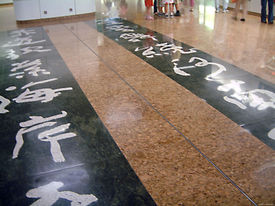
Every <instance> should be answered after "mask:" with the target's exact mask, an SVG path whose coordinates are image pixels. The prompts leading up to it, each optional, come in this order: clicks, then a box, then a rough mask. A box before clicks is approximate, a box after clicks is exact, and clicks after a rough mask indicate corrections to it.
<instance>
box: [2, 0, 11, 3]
mask: <svg viewBox="0 0 275 206" xmlns="http://www.w3.org/2000/svg"><path fill="white" fill-rule="evenodd" d="M8 3H12V0H0V4H8Z"/></svg>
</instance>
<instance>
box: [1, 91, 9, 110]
mask: <svg viewBox="0 0 275 206" xmlns="http://www.w3.org/2000/svg"><path fill="white" fill-rule="evenodd" d="M0 102H1V104H0V114H5V113H7V112H9V110H7V109H5V107H6V106H8V105H9V104H10V100H8V99H6V98H5V97H3V96H1V95H0Z"/></svg>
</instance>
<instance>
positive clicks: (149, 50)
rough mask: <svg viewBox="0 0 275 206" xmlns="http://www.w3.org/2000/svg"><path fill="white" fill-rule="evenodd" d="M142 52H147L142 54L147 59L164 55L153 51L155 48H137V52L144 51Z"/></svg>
mask: <svg viewBox="0 0 275 206" xmlns="http://www.w3.org/2000/svg"><path fill="white" fill-rule="evenodd" d="M142 50H145V51H143V52H142V55H143V56H146V57H147V58H153V57H154V56H161V55H162V54H158V53H156V52H155V51H153V50H154V48H153V47H152V46H150V47H143V48H139V47H137V48H136V49H135V52H137V51H142Z"/></svg>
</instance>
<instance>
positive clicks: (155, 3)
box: [154, 0, 158, 14]
mask: <svg viewBox="0 0 275 206" xmlns="http://www.w3.org/2000/svg"><path fill="white" fill-rule="evenodd" d="M157 5H158V0H154V14H157V13H158V7H157Z"/></svg>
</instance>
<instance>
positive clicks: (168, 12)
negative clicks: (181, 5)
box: [164, 0, 174, 18]
mask: <svg viewBox="0 0 275 206" xmlns="http://www.w3.org/2000/svg"><path fill="white" fill-rule="evenodd" d="M164 2H165V5H164V10H165V17H166V18H168V17H169V16H170V17H173V16H174V12H173V11H174V8H173V3H174V0H164Z"/></svg>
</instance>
